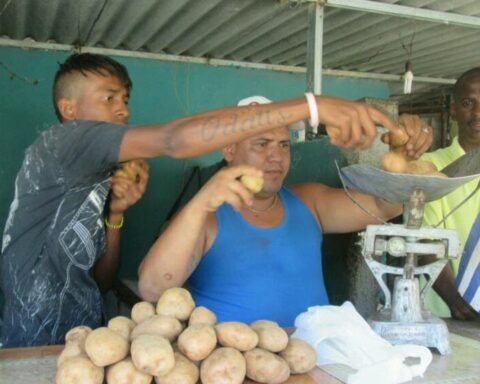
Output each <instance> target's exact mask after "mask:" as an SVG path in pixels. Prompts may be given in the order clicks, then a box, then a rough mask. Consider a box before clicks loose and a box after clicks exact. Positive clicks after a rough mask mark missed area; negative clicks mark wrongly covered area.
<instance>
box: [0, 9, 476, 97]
mask: <svg viewBox="0 0 480 384" xmlns="http://www.w3.org/2000/svg"><path fill="white" fill-rule="evenodd" d="M351 3H355V0H351ZM370 3H373V2H370ZM375 3H380V4H381V3H384V4H394V5H403V6H408V7H413V8H417V9H428V10H435V11H441V12H447V13H449V14H457V15H465V16H475V17H479V19H478V20H480V1H479V0H456V1H451V0H383V1H376V2H375ZM309 4H310V2H309V1H305V0H303V1H302V0H298V1H293V0H290V1H289V0H135V1H133V0H0V37H1V38H3V39H12V40H16V41H24V40H26V39H28V40H29V41H30V40H33V41H34V42H38V43H58V44H67V45H76V46H88V47H97V48H108V49H116V50H124V51H130V52H137V53H140V52H142V53H143V52H148V53H159V54H167V55H177V56H181V57H183V56H185V57H194V58H204V59H205V58H208V59H221V60H234V61H239V62H247V63H262V64H274V65H281V66H287V67H286V68H287V69H291V66H294V67H299V68H301V67H305V65H306V59H307V30H308V17H307V16H308V6H309ZM479 27H480V22H479ZM478 33H479V30H478V28H476V27H465V26H459V25H449V24H441V23H435V22H429V21H419V20H414V19H412V18H406V17H396V16H392V15H381V14H375V13H370V12H363V11H359V10H349V9H340V8H336V7H331V6H329V4H328V2H327V6H326V8H325V14H324V38H323V68H324V69H329V70H345V71H358V72H368V73H382V74H390V75H400V74H402V73H403V72H404V66H405V62H406V60H407V59H408V58H410V60H411V62H412V64H413V71H414V74H415V76H424V77H435V78H445V79H452V78H456V77H457V76H458V75H459V74H460V73H462V72H463V71H465V70H466V69H468V68H471V67H474V66H478V65H479V63H480V39H479V38H478ZM392 84H393V86H392V92H393V93H394V94H395V93H398V92H399V90H398V88H397V86H396V85H395V83H392ZM397 85H399V84H397ZM429 87H431V85H429ZM417 89H418V87H417Z"/></svg>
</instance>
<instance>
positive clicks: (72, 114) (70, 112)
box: [57, 99, 76, 121]
mask: <svg viewBox="0 0 480 384" xmlns="http://www.w3.org/2000/svg"><path fill="white" fill-rule="evenodd" d="M57 107H58V111H59V112H60V115H61V116H62V120H63V121H72V120H75V118H76V110H75V103H74V101H73V100H71V99H60V100H58V102H57Z"/></svg>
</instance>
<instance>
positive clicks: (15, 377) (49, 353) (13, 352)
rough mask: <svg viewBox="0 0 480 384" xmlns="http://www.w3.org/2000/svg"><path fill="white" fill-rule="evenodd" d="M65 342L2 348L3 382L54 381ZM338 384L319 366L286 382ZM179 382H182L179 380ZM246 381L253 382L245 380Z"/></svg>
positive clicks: (37, 383)
mask: <svg viewBox="0 0 480 384" xmlns="http://www.w3.org/2000/svg"><path fill="white" fill-rule="evenodd" d="M62 349H63V345H50V346H45V347H33V348H10V349H0V384H16V383H18V384H53V383H55V374H56V363H57V357H58V355H59V353H60V352H61V351H62ZM318 383H322V384H339V383H341V381H339V380H337V379H335V378H333V377H332V376H330V375H329V374H328V373H326V372H324V371H322V370H321V369H319V368H315V369H314V370H313V371H311V372H309V373H308V374H305V375H293V376H291V377H290V379H289V380H288V381H286V382H285V384H318ZM179 384H180V383H179ZM245 384H254V382H253V381H251V380H246V381H245Z"/></svg>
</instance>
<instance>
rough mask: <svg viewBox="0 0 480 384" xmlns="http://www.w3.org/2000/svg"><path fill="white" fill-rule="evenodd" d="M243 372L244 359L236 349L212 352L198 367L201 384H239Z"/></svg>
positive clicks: (244, 369)
mask: <svg viewBox="0 0 480 384" xmlns="http://www.w3.org/2000/svg"><path fill="white" fill-rule="evenodd" d="M245 372H246V364H245V358H244V357H243V356H242V354H241V353H240V352H239V351H237V350H236V349H233V348H228V347H225V348H218V349H216V350H214V351H213V352H212V353H211V354H210V356H208V357H207V358H206V359H205V360H203V362H202V365H201V366H200V378H201V380H202V383H203V384H241V383H243V381H244V379H245Z"/></svg>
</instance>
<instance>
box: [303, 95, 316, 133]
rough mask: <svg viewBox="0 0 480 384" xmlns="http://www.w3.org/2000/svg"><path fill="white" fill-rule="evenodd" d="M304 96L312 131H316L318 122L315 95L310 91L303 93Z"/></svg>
mask: <svg viewBox="0 0 480 384" xmlns="http://www.w3.org/2000/svg"><path fill="white" fill-rule="evenodd" d="M305 97H306V98H307V103H308V109H309V110H310V120H309V123H310V126H311V127H312V129H313V132H314V133H317V132H318V124H319V123H320V121H319V118H318V107H317V101H316V100H315V95H314V94H313V93H312V92H307V93H305Z"/></svg>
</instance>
